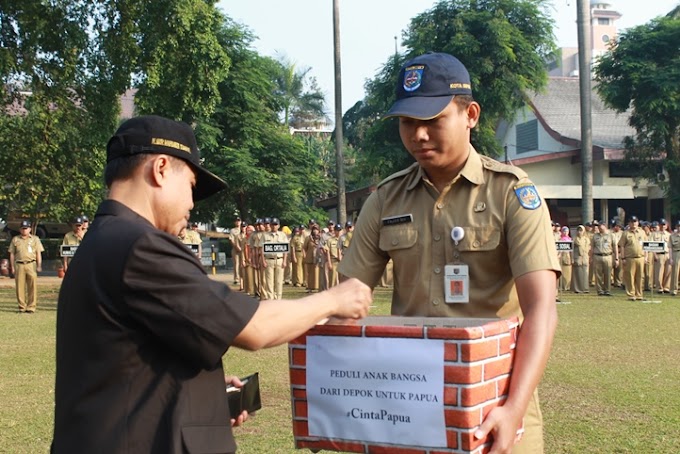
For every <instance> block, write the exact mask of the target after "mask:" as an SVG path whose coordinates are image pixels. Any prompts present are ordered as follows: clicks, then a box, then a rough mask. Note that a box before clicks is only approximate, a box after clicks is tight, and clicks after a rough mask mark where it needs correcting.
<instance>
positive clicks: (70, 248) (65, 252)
mask: <svg viewBox="0 0 680 454" xmlns="http://www.w3.org/2000/svg"><path fill="white" fill-rule="evenodd" d="M77 250H78V246H77V245H66V244H62V245H61V246H59V251H60V253H61V256H62V257H73V256H74V255H75V253H76V251H77Z"/></svg>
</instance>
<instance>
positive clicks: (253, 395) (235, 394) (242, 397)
mask: <svg viewBox="0 0 680 454" xmlns="http://www.w3.org/2000/svg"><path fill="white" fill-rule="evenodd" d="M241 381H242V382H243V387H241V388H237V387H235V386H229V387H227V398H228V399H229V413H230V414H231V417H232V418H236V417H238V415H240V414H241V413H242V412H243V410H245V411H247V412H248V413H252V412H254V411H257V410H259V409H260V408H262V400H261V399H260V378H259V375H258V373H257V372H255V373H254V374H252V375H248V376H247V377H244V378H242V379H241Z"/></svg>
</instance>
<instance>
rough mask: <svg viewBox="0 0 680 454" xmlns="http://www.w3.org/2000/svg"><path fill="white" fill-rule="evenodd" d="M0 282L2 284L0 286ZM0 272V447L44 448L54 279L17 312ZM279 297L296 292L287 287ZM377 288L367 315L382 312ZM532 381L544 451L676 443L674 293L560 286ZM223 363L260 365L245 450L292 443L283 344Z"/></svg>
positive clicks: (679, 407)
mask: <svg viewBox="0 0 680 454" xmlns="http://www.w3.org/2000/svg"><path fill="white" fill-rule="evenodd" d="M3 284H4V285H3ZM7 284H9V280H8V279H1V280H0V396H2V397H1V398H0V452H7V453H13V454H14V453H27V454H29V453H30V454H34V453H47V452H48V451H49V443H50V440H51V435H52V411H53V400H54V335H55V315H56V312H55V309H56V297H57V292H58V287H57V286H50V285H46V284H43V285H41V288H40V299H39V306H38V312H37V313H36V314H33V315H26V314H21V315H20V314H17V313H16V303H15V297H14V290H13V289H12V288H9V286H8V285H7ZM285 292H286V296H287V297H297V296H302V295H303V294H302V293H301V292H299V291H298V292H294V291H293V290H291V289H290V288H287V290H286V291H285ZM389 295H390V292H389V290H384V289H379V290H377V291H376V306H377V307H376V308H374V309H373V311H372V314H373V315H381V314H386V313H388V306H389ZM562 300H563V301H565V300H569V301H570V304H560V305H558V312H559V316H560V322H559V327H558V331H557V336H556V339H555V345H554V348H553V352H552V356H551V359H550V363H549V365H548V369H547V371H546V374H545V377H544V379H543V382H542V384H541V387H540V393H541V394H540V395H541V400H542V409H543V415H544V418H545V437H546V453H550V454H552V453H585V452H588V453H657V452H664V453H674V452H680V328H679V326H678V321H680V297H671V296H665V295H663V296H660V297H657V296H656V295H655V296H654V300H659V301H661V303H660V304H643V303H640V302H629V301H626V298H625V295H624V294H623V293H622V292H621V291H620V290H617V292H616V295H615V297H613V298H603V297H599V298H598V297H595V296H584V295H563V296H562ZM225 365H226V367H227V369H228V371H229V372H231V373H234V374H237V375H247V374H249V373H252V372H254V371H259V372H260V381H261V386H262V393H263V395H262V398H263V403H264V408H263V409H262V410H261V411H260V412H259V413H258V414H257V415H256V417H254V418H252V419H251V420H250V421H248V422H247V424H246V425H245V426H244V427H241V428H237V429H236V437H237V440H238V442H239V445H240V449H239V452H241V453H244V454H251V453H254V454H259V453H262V454H274V453H294V452H300V451H296V450H295V449H294V448H293V441H292V429H291V423H290V418H291V409H290V400H289V391H288V369H287V350H286V346H281V347H278V348H274V349H270V350H265V351H260V352H256V353H248V352H244V351H240V350H237V349H234V350H232V351H230V352H229V353H228V354H227V356H226V357H225Z"/></svg>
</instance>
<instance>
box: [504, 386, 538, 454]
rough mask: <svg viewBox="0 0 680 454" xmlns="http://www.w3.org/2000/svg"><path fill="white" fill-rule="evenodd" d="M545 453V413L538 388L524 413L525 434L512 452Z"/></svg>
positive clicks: (520, 453) (525, 453) (518, 453)
mask: <svg viewBox="0 0 680 454" xmlns="http://www.w3.org/2000/svg"><path fill="white" fill-rule="evenodd" d="M542 453H543V415H542V414H541V407H540V406H539V403H538V390H535V391H534V394H533V395H532V396H531V400H530V401H529V405H528V406H527V412H526V413H525V414H524V435H523V436H522V440H521V441H520V442H519V443H517V444H516V445H515V447H514V448H513V449H512V454H542Z"/></svg>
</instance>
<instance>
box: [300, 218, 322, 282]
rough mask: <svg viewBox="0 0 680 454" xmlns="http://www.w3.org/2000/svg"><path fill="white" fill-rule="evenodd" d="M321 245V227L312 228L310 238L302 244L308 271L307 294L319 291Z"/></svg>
mask: <svg viewBox="0 0 680 454" xmlns="http://www.w3.org/2000/svg"><path fill="white" fill-rule="evenodd" d="M320 244H321V234H320V233H319V227H317V226H316V225H314V226H312V229H311V231H310V233H309V236H307V238H305V241H304V243H303V244H302V257H303V258H302V260H303V262H304V264H305V269H306V270H307V273H306V276H307V292H308V293H312V292H318V291H319V267H318V266H317V253H318V250H319V245H320Z"/></svg>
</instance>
